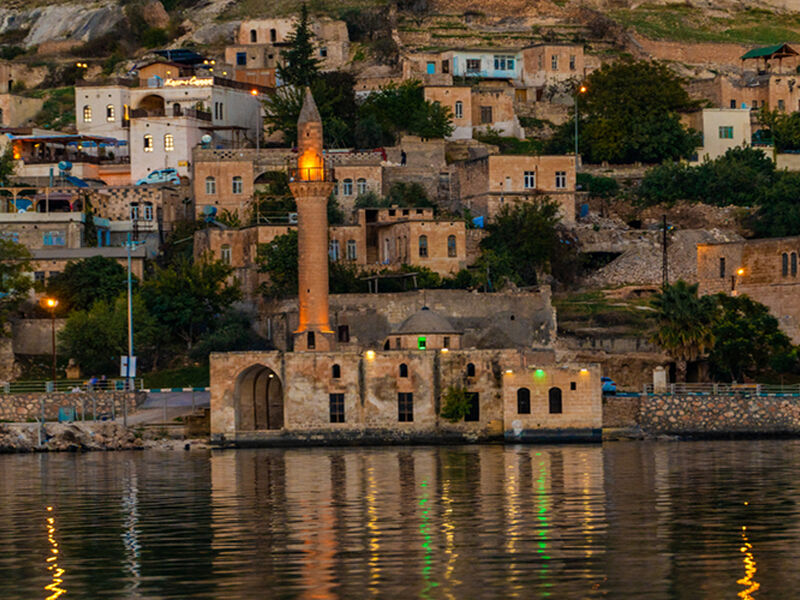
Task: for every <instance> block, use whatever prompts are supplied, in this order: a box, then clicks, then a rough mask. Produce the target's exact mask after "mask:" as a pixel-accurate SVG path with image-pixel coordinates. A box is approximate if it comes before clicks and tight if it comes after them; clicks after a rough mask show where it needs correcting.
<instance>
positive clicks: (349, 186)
mask: <svg viewBox="0 0 800 600" xmlns="http://www.w3.org/2000/svg"><path fill="white" fill-rule="evenodd" d="M352 195H353V180H352V179H345V180H344V181H343V182H342V196H352Z"/></svg>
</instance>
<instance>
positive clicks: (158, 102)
mask: <svg viewBox="0 0 800 600" xmlns="http://www.w3.org/2000/svg"><path fill="white" fill-rule="evenodd" d="M136 109H137V110H140V109H144V110H146V111H147V112H148V113H150V114H153V113H161V114H162V115H163V114H164V98H163V97H162V96H159V95H158V94H148V95H147V96H145V97H144V98H142V99H141V100H140V101H139V105H138V106H137V107H136Z"/></svg>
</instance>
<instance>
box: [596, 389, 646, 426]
mask: <svg viewBox="0 0 800 600" xmlns="http://www.w3.org/2000/svg"><path fill="white" fill-rule="evenodd" d="M640 404H641V398H639V397H638V396H634V397H627V396H622V397H617V396H605V397H603V427H612V428H613V427H620V428H622V427H635V426H636V425H638V424H639V410H640Z"/></svg>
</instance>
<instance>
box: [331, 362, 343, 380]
mask: <svg viewBox="0 0 800 600" xmlns="http://www.w3.org/2000/svg"><path fill="white" fill-rule="evenodd" d="M341 376H342V368H341V367H340V366H339V365H333V366H332V367H331V378H332V379H339V378H340V377H341Z"/></svg>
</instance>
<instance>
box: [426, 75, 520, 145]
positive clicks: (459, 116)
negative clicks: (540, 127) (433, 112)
mask: <svg viewBox="0 0 800 600" xmlns="http://www.w3.org/2000/svg"><path fill="white" fill-rule="evenodd" d="M424 93H425V99H426V100H428V101H430V102H439V103H440V104H441V105H443V106H446V107H447V108H449V109H450V112H451V113H452V114H453V127H454V129H453V133H452V134H451V135H450V137H449V138H448V139H451V140H459V139H471V138H472V136H473V133H475V132H478V131H483V132H485V131H487V130H488V129H493V130H497V131H499V132H500V133H501V134H502V135H506V136H512V137H518V138H522V137H523V133H524V132H523V129H522V127H521V126H520V123H519V119H518V118H517V116H516V113H515V111H514V88H513V87H512V86H510V85H502V84H495V85H493V86H487V85H483V86H425V88H424Z"/></svg>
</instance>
